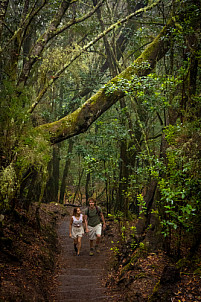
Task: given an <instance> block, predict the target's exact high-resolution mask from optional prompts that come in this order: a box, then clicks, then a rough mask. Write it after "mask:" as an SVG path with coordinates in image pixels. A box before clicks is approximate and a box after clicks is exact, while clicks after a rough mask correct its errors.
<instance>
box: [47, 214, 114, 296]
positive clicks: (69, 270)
mask: <svg viewBox="0 0 201 302" xmlns="http://www.w3.org/2000/svg"><path fill="white" fill-rule="evenodd" d="M70 212H72V209H70ZM82 212H83V211H82ZM69 221H70V216H67V217H65V218H64V219H63V220H61V221H60V222H59V224H58V230H57V232H58V240H59V245H60V254H59V256H58V262H57V267H56V269H55V275H54V284H55V287H54V288H55V291H54V293H53V296H52V301H53V302H67V301H68V302H79V301H82V302H85V301H87V302H92V301H93V302H94V301H98V302H100V301H117V300H116V299H117V296H118V294H117V293H112V292H110V291H109V289H107V287H105V286H104V279H105V277H106V276H107V272H108V263H109V257H110V255H111V250H110V248H111V243H110V241H111V240H110V239H109V240H108V238H107V235H106V236H103V237H102V239H101V244H100V251H101V253H100V254H96V253H94V256H89V239H88V236H87V235H86V234H85V235H84V236H83V238H82V248H81V252H80V256H79V257H78V256H76V255H75V252H74V249H73V240H72V239H71V238H69ZM118 301H119V300H118Z"/></svg>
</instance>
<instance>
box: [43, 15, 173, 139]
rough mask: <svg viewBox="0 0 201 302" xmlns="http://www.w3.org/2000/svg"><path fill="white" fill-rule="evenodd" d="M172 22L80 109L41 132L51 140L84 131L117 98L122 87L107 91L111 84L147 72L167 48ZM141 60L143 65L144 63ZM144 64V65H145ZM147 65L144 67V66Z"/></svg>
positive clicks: (121, 91)
mask: <svg viewBox="0 0 201 302" xmlns="http://www.w3.org/2000/svg"><path fill="white" fill-rule="evenodd" d="M173 24H174V21H173V20H170V21H169V22H168V24H167V25H166V26H165V27H164V28H163V29H162V31H161V32H160V33H159V35H158V36H157V37H156V38H155V39H154V41H153V42H152V43H151V44H150V45H149V46H148V47H147V48H146V49H145V50H144V51H143V52H142V54H141V55H140V56H139V58H138V59H137V60H136V61H135V62H134V64H132V65H131V66H129V67H128V68H126V69H125V70H124V71H123V72H122V73H120V74H119V75H118V76H116V77H114V78H113V79H112V80H111V81H110V82H109V83H107V85H105V87H104V88H102V89H100V90H99V91H98V92H97V93H96V94H95V95H93V96H92V97H91V98H90V99H88V100H87V101H86V102H85V103H84V104H83V105H82V106H81V107H80V108H78V109H77V110H76V111H74V112H73V113H71V114H69V115H67V116H65V117H64V118H62V119H60V120H58V121H56V122H53V123H50V124H44V125H42V126H40V127H38V130H39V131H40V132H41V134H43V133H44V134H45V133H46V134H47V133H48V134H49V135H50V141H51V143H53V144H54V143H58V142H61V141H63V140H65V139H67V138H69V137H72V136H75V135H78V134H79V133H82V132H85V131H86V130H87V129H88V128H89V126H90V125H91V124H92V123H93V122H94V121H95V120H96V119H97V118H98V117H99V116H100V115H102V114H103V113H104V112H105V111H106V110H108V109H109V108H110V107H111V106H112V105H113V104H115V103H116V102H117V101H118V100H119V99H120V98H122V97H123V96H124V94H125V93H124V90H121V89H118V88H116V89H114V90H113V91H112V92H110V93H108V92H107V87H110V86H111V85H113V86H115V85H116V87H118V83H120V82H121V81H122V80H130V79H131V78H132V76H133V75H135V74H136V75H138V76H143V75H147V74H148V73H149V72H150V71H151V70H152V69H153V68H154V67H155V65H156V62H157V61H159V60H160V59H161V58H162V57H163V56H164V55H165V53H166V52H167V50H168V49H169V40H170V39H169V37H168V35H169V33H171V31H170V28H171V27H172V26H173ZM144 63H145V64H144ZM145 65H146V66H145ZM147 66H148V67H147Z"/></svg>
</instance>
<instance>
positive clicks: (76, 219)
mask: <svg viewBox="0 0 201 302" xmlns="http://www.w3.org/2000/svg"><path fill="white" fill-rule="evenodd" d="M84 223H85V218H84V216H83V215H82V214H81V210H80V208H79V207H76V208H74V210H73V216H72V217H71V220H70V225H69V237H71V238H72V239H73V240H74V249H75V253H76V255H77V256H80V249H81V241H82V236H83V234H84V226H83V224H84Z"/></svg>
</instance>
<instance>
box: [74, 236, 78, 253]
mask: <svg viewBox="0 0 201 302" xmlns="http://www.w3.org/2000/svg"><path fill="white" fill-rule="evenodd" d="M77 243H78V238H76V239H74V250H75V252H76V254H77Z"/></svg>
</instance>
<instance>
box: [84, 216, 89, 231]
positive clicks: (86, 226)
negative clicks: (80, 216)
mask: <svg viewBox="0 0 201 302" xmlns="http://www.w3.org/2000/svg"><path fill="white" fill-rule="evenodd" d="M84 223H85V232H86V233H88V232H89V229H88V221H87V215H84Z"/></svg>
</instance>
